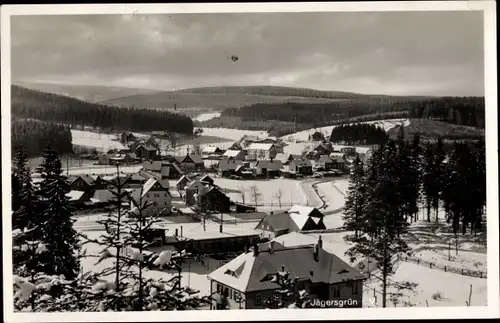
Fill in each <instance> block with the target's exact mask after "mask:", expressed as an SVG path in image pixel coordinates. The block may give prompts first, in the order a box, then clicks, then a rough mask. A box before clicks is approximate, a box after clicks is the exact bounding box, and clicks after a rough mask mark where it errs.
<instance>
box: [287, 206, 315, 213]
mask: <svg viewBox="0 0 500 323" xmlns="http://www.w3.org/2000/svg"><path fill="white" fill-rule="evenodd" d="M315 209H316V208H315V207H312V206H304V205H294V206H292V207H291V208H290V210H288V213H298V214H300V215H303V216H309V215H310V214H311V213H312V212H313V211H314V210H315Z"/></svg>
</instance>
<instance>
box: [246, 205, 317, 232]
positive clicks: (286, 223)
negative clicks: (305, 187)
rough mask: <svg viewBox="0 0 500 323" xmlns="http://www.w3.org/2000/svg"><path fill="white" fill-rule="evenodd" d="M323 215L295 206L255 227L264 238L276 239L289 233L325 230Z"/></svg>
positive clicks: (312, 209)
mask: <svg viewBox="0 0 500 323" xmlns="http://www.w3.org/2000/svg"><path fill="white" fill-rule="evenodd" d="M325 229H326V227H325V224H324V223H323V214H322V213H321V212H320V211H319V210H318V209H316V208H313V207H308V206H301V205H295V206H293V207H292V208H290V209H289V210H288V211H277V212H272V213H270V214H269V215H268V216H266V217H264V218H263V219H262V220H261V221H260V222H259V223H258V224H257V226H256V227H255V230H261V231H262V236H263V237H266V238H269V239H274V238H275V237H279V236H280V235H283V234H287V233H289V232H300V231H308V230H325Z"/></svg>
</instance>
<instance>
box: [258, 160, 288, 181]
mask: <svg viewBox="0 0 500 323" xmlns="http://www.w3.org/2000/svg"><path fill="white" fill-rule="evenodd" d="M282 168H283V164H282V163H281V162H280V161H278V160H259V161H258V162H257V163H256V164H255V169H256V175H257V176H262V177H277V176H279V175H280V170H281V169H282Z"/></svg>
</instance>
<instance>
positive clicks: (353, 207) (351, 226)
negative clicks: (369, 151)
mask: <svg viewBox="0 0 500 323" xmlns="http://www.w3.org/2000/svg"><path fill="white" fill-rule="evenodd" d="M364 176H365V174H364V167H363V162H362V161H361V159H360V158H359V156H356V158H355V159H354V162H353V169H352V172H351V175H350V177H349V189H348V191H347V197H346V201H345V206H344V215H343V220H344V228H345V229H346V230H349V231H354V235H355V236H356V237H357V236H358V231H360V230H361V229H362V225H363V223H362V219H361V216H362V209H363V204H364V194H365V192H364V191H365V178H364Z"/></svg>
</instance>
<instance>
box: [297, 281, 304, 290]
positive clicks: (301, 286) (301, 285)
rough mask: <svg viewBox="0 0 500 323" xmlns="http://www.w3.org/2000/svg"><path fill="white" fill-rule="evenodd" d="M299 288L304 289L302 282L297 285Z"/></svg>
mask: <svg viewBox="0 0 500 323" xmlns="http://www.w3.org/2000/svg"><path fill="white" fill-rule="evenodd" d="M298 288H299V290H303V289H305V286H304V282H300V283H299V285H298Z"/></svg>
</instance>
